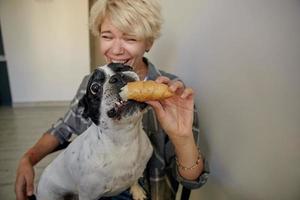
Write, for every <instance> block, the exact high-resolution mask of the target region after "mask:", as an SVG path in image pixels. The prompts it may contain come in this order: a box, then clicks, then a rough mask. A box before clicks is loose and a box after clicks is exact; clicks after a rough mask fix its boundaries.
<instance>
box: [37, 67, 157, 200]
mask: <svg viewBox="0 0 300 200" xmlns="http://www.w3.org/2000/svg"><path fill="white" fill-rule="evenodd" d="M138 79H139V78H138V76H137V74H136V73H135V72H133V70H132V68H131V67H129V66H126V65H122V64H116V63H112V64H109V65H105V66H102V67H99V68H98V69H96V70H95V72H94V73H93V74H92V75H91V78H90V80H89V83H88V86H87V91H86V94H85V96H84V97H83V98H82V99H81V100H80V102H79V105H81V106H83V107H84V111H83V115H84V116H85V117H89V118H90V119H91V120H92V121H93V124H92V125H91V126H90V127H89V128H88V129H87V130H86V131H85V132H83V133H82V134H81V135H80V136H78V137H77V138H76V139H75V140H74V141H73V142H72V143H71V144H70V145H69V146H68V147H67V148H66V149H65V150H64V151H63V152H62V153H61V154H59V155H58V156H57V158H56V159H54V161H53V162H51V163H50V165H48V166H47V168H46V169H45V170H44V172H43V174H42V175H41V178H40V180H39V184H38V186H37V195H36V197H37V199H38V200H60V199H63V198H64V197H65V196H67V195H72V194H75V195H78V197H79V200H97V199H99V198H100V197H105V196H114V195H117V194H119V193H120V192H122V191H124V190H126V189H127V188H129V187H130V192H131V193H132V195H133V198H134V199H136V200H144V199H146V196H145V193H144V190H143V189H142V188H141V187H140V186H139V185H138V183H137V180H138V178H139V177H141V176H142V174H143V171H144V169H145V168H146V164H147V162H148V160H149V159H150V157H151V155H152V151H153V149H152V146H151V143H150V140H149V139H148V137H147V135H146V134H145V132H144V130H143V128H142V115H143V110H144V108H145V104H141V103H137V102H135V101H126V102H124V101H122V100H121V98H120V96H119V92H120V88H121V87H123V86H124V85H125V84H126V83H127V82H131V81H136V80H138Z"/></svg>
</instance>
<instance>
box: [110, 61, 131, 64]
mask: <svg viewBox="0 0 300 200" xmlns="http://www.w3.org/2000/svg"><path fill="white" fill-rule="evenodd" d="M111 62H113V63H121V64H125V63H127V62H128V60H111Z"/></svg>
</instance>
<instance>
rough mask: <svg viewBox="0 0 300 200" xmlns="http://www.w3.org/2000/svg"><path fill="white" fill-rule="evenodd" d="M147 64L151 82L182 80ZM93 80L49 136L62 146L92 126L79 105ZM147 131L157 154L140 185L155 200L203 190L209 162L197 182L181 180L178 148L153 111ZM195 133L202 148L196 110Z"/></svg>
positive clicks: (146, 123)
mask: <svg viewBox="0 0 300 200" xmlns="http://www.w3.org/2000/svg"><path fill="white" fill-rule="evenodd" d="M144 61H145V62H146V63H147V65H148V75H147V79H148V80H155V79H156V78H157V77H158V76H161V75H162V76H167V77H169V78H170V79H173V80H174V79H178V78H177V77H176V76H174V75H172V74H169V73H166V72H164V71H161V70H158V69H157V68H156V67H155V66H154V65H153V64H152V63H150V62H149V61H148V60H147V59H146V58H144ZM89 77H90V75H87V76H85V77H84V79H83V81H82V83H81V85H80V87H79V89H78V91H77V93H76V96H75V97H74V99H73V100H72V101H71V104H70V108H69V110H68V112H67V113H66V115H65V116H64V117H63V118H61V119H59V120H58V121H57V122H56V123H55V124H53V125H52V127H51V128H50V129H49V130H48V133H50V134H52V135H54V136H56V137H57V138H58V140H59V141H60V144H61V145H62V146H64V144H66V143H68V141H69V140H70V138H71V136H72V134H73V133H74V134H76V135H79V134H81V133H82V132H84V131H85V130H86V129H87V128H88V127H89V126H90V125H91V123H92V122H91V120H86V119H84V118H83V117H82V112H83V108H82V107H79V106H78V101H79V100H80V99H81V98H82V97H83V95H84V94H85V93H86V86H87V83H88V80H89ZM143 127H144V130H145V132H146V134H147V135H148V136H149V138H150V140H151V142H152V145H153V149H154V151H153V155H152V157H151V159H150V160H149V162H148V165H147V169H146V170H145V172H144V176H143V177H142V179H141V180H140V182H142V183H143V186H144V189H145V190H146V191H147V193H148V194H151V195H150V196H151V199H152V200H174V199H175V198H176V192H177V190H178V183H181V184H182V185H183V186H184V187H185V188H188V189H194V188H199V187H201V186H202V185H204V184H205V183H206V181H207V178H208V173H209V170H208V164H207V162H206V160H205V159H204V170H203V173H202V174H201V175H200V176H199V178H198V179H197V180H195V181H189V180H185V179H184V178H183V177H181V176H180V174H179V173H178V170H177V166H176V161H175V151H174V147H173V145H172V143H171V141H170V140H169V138H168V136H167V134H166V133H165V132H164V130H163V129H162V128H161V126H160V125H159V123H158V121H157V119H156V117H155V113H154V111H153V110H152V109H148V112H146V113H145V114H144V117H143ZM193 133H194V137H195V141H196V143H197V146H198V147H199V142H200V138H199V124H198V117H197V111H196V109H195V110H194V123H193Z"/></svg>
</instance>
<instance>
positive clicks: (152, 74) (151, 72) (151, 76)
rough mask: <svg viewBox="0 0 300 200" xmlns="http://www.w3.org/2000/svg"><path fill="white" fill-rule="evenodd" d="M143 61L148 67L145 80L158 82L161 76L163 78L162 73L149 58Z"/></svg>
mask: <svg viewBox="0 0 300 200" xmlns="http://www.w3.org/2000/svg"><path fill="white" fill-rule="evenodd" d="M143 61H144V62H145V63H146V65H147V66H148V73H147V76H146V77H145V80H156V79H157V78H158V77H159V76H161V73H160V71H159V70H158V69H157V68H156V67H155V66H154V65H153V64H152V63H151V62H150V61H149V60H148V59H147V58H145V57H143Z"/></svg>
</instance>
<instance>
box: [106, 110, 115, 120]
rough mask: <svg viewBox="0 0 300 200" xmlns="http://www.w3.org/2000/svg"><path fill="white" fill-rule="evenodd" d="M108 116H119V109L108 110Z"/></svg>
mask: <svg viewBox="0 0 300 200" xmlns="http://www.w3.org/2000/svg"><path fill="white" fill-rule="evenodd" d="M107 116H108V117H109V118H113V117H115V116H117V111H116V109H114V108H113V109H111V110H109V111H108V112H107Z"/></svg>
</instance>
